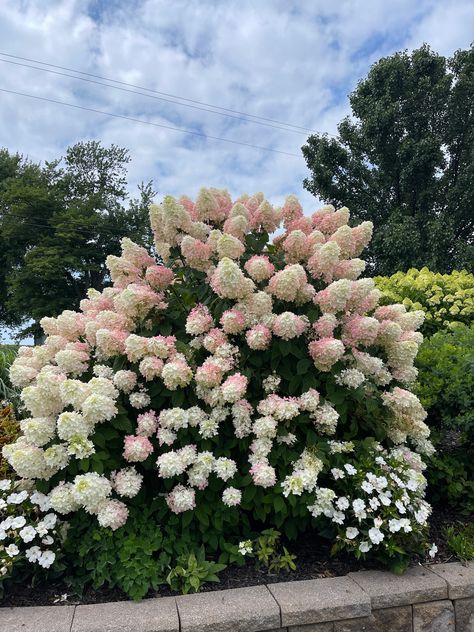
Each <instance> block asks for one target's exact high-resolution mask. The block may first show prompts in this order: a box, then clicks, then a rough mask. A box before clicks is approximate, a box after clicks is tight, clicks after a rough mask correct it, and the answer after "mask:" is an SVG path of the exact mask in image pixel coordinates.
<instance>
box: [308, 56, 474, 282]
mask: <svg viewBox="0 0 474 632" xmlns="http://www.w3.org/2000/svg"><path fill="white" fill-rule="evenodd" d="M349 98H350V104H351V107H352V114H353V118H349V117H347V118H346V119H344V120H343V121H342V122H341V123H340V124H339V127H338V131H339V136H338V138H336V139H333V138H329V137H328V136H327V135H320V134H315V135H312V136H310V137H309V138H308V141H307V144H306V145H305V146H304V147H303V154H304V157H305V159H306V163H307V165H308V168H309V170H310V172H311V174H310V176H309V177H308V178H306V179H305V181H304V186H305V188H306V189H307V190H308V191H310V192H311V193H313V194H314V195H316V196H318V197H320V198H321V199H323V200H324V201H325V202H330V203H332V204H334V205H336V206H342V205H345V204H347V205H349V206H350V210H351V213H352V217H353V219H354V221H356V222H357V221H360V220H371V221H372V222H373V223H374V226H375V231H374V238H373V240H372V243H371V245H370V246H369V248H368V254H369V257H368V261H369V264H370V267H371V270H372V271H373V272H374V273H375V274H392V273H393V272H396V271H397V270H402V271H405V270H407V269H409V268H412V267H418V268H420V267H422V266H424V265H427V266H429V267H430V269H431V270H433V271H435V272H450V271H451V270H453V269H456V268H457V269H461V268H466V269H468V270H469V269H472V264H473V260H474V250H473V248H474V246H473V231H474V215H473V214H472V208H473V206H474V187H473V185H472V182H473V177H474V153H473V147H474V114H473V110H472V101H473V98H474V46H471V48H469V49H468V50H464V51H458V52H456V53H455V54H454V56H453V57H452V58H450V59H446V58H444V57H443V56H441V55H438V54H436V53H434V52H433V51H431V50H430V48H429V47H428V46H426V45H425V46H422V47H421V48H419V49H417V50H415V51H413V52H412V53H411V54H410V53H408V52H401V53H396V54H394V55H392V56H390V57H386V58H383V59H381V60H380V61H378V62H377V63H376V64H374V65H373V66H372V68H371V69H370V72H369V74H368V76H367V78H366V79H364V80H362V81H360V83H359V84H358V86H357V88H356V89H355V90H354V92H353V93H352V94H351V95H350V97H349Z"/></svg>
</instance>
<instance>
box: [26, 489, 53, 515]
mask: <svg viewBox="0 0 474 632" xmlns="http://www.w3.org/2000/svg"><path fill="white" fill-rule="evenodd" d="M30 500H31V502H32V503H33V504H34V505H38V507H39V508H40V509H41V511H48V510H49V509H51V501H50V499H49V496H46V495H45V494H42V493H41V492H38V491H36V492H33V494H31V496H30Z"/></svg>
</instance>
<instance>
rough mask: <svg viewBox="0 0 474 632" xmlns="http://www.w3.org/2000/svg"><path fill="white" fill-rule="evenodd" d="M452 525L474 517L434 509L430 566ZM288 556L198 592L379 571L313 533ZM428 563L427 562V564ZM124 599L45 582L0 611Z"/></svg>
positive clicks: (232, 573)
mask: <svg viewBox="0 0 474 632" xmlns="http://www.w3.org/2000/svg"><path fill="white" fill-rule="evenodd" d="M455 522H464V523H467V522H474V516H471V517H467V518H466V516H461V515H460V514H459V513H457V512H456V511H455V510H453V509H450V508H449V507H444V508H438V509H436V510H435V511H434V512H433V514H432V516H431V518H430V536H431V541H432V542H434V543H435V544H436V545H437V547H438V553H437V555H436V558H435V560H434V562H433V563H441V562H448V561H455V559H456V558H455V557H454V556H453V554H452V553H451V552H450V550H449V548H448V546H447V544H446V541H445V540H444V537H443V530H444V528H445V526H447V525H449V524H453V523H455ZM288 548H289V550H290V552H291V553H293V554H294V555H296V556H297V560H296V570H295V571H290V572H283V571H282V572H280V573H269V572H268V571H266V570H265V569H257V568H255V565H254V563H253V561H252V560H250V561H249V562H248V563H247V565H246V566H243V567H238V566H229V567H228V568H226V569H225V570H224V571H223V572H222V573H220V575H219V578H220V582H219V583H210V584H205V585H204V586H203V587H202V588H201V592H208V591H214V590H223V589H226V588H242V587H245V586H256V585H259V584H273V583H276V582H287V581H299V580H304V579H318V578H324V577H339V576H342V575H346V574H347V573H349V572H351V571H360V570H370V569H380V570H382V569H383V566H382V565H381V564H380V563H377V562H376V561H373V560H372V561H362V560H356V559H355V558H353V557H351V556H349V555H338V556H335V557H330V553H329V550H330V543H329V542H328V541H327V540H324V539H322V538H321V537H320V536H319V535H318V534H317V533H316V532H312V531H309V532H306V533H304V534H303V535H301V536H300V537H299V538H298V539H297V540H296V541H293V542H290V543H288ZM428 559H429V558H428ZM428 559H427V558H420V559H419V560H415V562H424V563H427V562H428ZM429 561H430V562H431V560H429ZM176 594H178V593H176V592H173V591H172V590H170V589H169V588H168V587H166V586H161V587H160V589H159V591H150V592H149V594H148V595H147V598H152V597H160V596H171V595H176ZM128 599H129V598H128V597H127V595H126V594H125V593H124V592H122V591H121V590H119V589H118V588H116V589H108V588H101V589H99V590H88V591H86V592H85V593H84V594H83V595H82V596H80V597H79V596H78V595H74V594H71V593H70V590H69V589H68V587H67V586H66V585H65V584H64V583H63V582H60V581H58V582H48V583H47V584H46V583H45V584H38V585H35V586H33V587H32V586H28V585H21V586H15V589H14V592H10V593H8V594H7V595H6V596H5V598H4V599H3V601H2V602H1V603H0V607H11V606H50V605H80V604H94V603H106V602H110V601H125V600H128Z"/></svg>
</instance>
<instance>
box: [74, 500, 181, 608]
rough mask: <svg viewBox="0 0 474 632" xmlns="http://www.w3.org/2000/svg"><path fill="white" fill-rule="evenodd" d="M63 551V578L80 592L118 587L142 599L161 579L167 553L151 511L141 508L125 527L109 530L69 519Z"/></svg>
mask: <svg viewBox="0 0 474 632" xmlns="http://www.w3.org/2000/svg"><path fill="white" fill-rule="evenodd" d="M65 552H66V556H67V562H68V574H67V576H66V581H68V583H69V584H70V585H71V588H72V589H73V590H74V591H76V592H78V593H79V594H82V592H83V591H84V590H85V589H86V588H88V587H92V588H94V589H98V588H101V587H102V586H107V587H109V588H114V587H116V586H117V587H118V588H120V589H121V590H123V591H124V592H126V593H127V595H129V597H131V598H132V599H141V598H143V597H144V596H145V595H146V594H147V592H148V591H149V590H150V589H152V588H153V589H157V588H158V586H159V585H160V584H162V583H164V581H165V576H166V569H167V567H168V564H169V562H170V559H171V558H170V556H169V554H168V553H166V551H165V550H164V548H163V534H162V532H161V529H160V528H159V526H158V525H157V523H156V522H155V521H154V518H153V516H152V514H151V512H147V511H146V510H145V511H144V510H143V509H141V510H140V511H137V512H136V513H135V514H134V515H131V516H130V517H129V519H128V521H127V523H126V524H125V526H123V527H121V528H120V529H117V530H116V531H112V530H110V529H103V528H101V527H99V526H97V525H96V524H94V525H92V526H91V525H90V524H87V523H85V521H84V520H83V517H81V518H80V519H79V520H78V519H77V518H76V517H75V518H74V519H73V521H72V524H71V527H70V531H69V533H68V538H67V541H66V546H65Z"/></svg>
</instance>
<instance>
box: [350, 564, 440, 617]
mask: <svg viewBox="0 0 474 632" xmlns="http://www.w3.org/2000/svg"><path fill="white" fill-rule="evenodd" d="M348 577H350V578H351V579H353V580H354V581H355V582H357V584H358V585H359V586H360V587H361V588H362V590H363V591H364V592H365V593H367V595H369V596H370V599H371V604H372V608H373V609H378V608H391V607H395V606H406V605H410V604H413V603H419V602H422V601H435V600H436V599H446V598H447V597H448V586H447V584H446V582H445V580H444V579H442V578H441V577H440V576H439V575H436V574H435V573H432V572H431V571H430V570H428V569H427V568H424V567H423V566H414V567H412V568H409V569H408V570H407V571H406V572H405V573H404V574H403V575H395V574H394V573H390V572H386V571H358V572H357V573H349V575H348Z"/></svg>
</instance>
